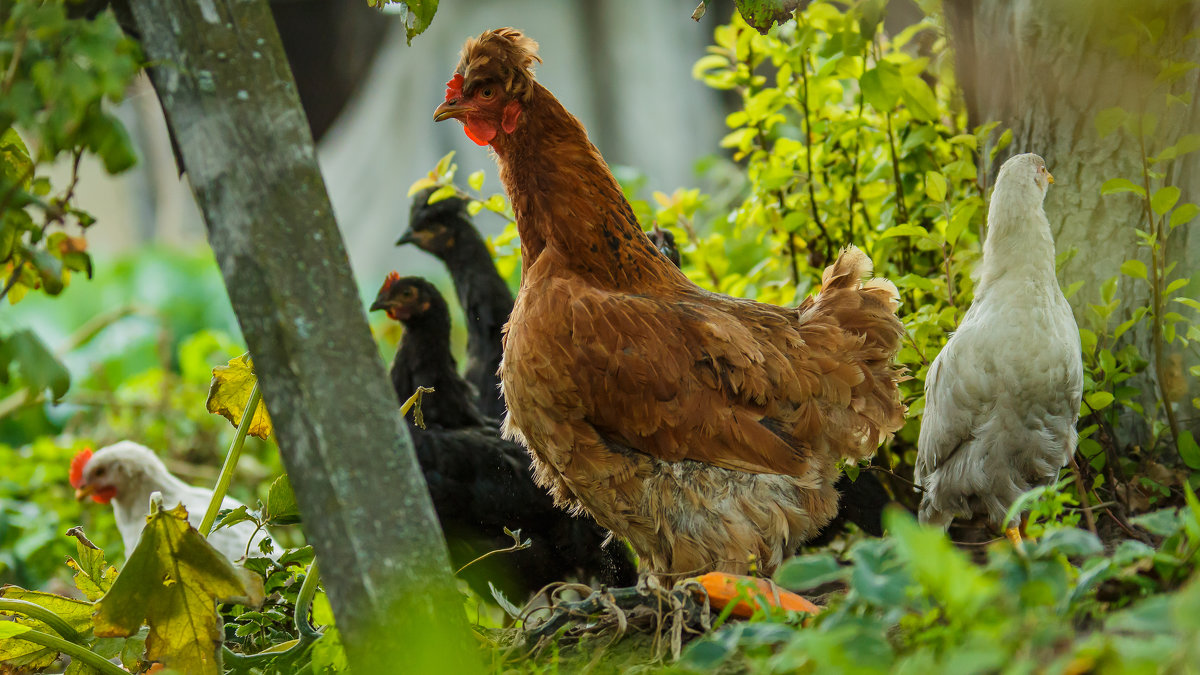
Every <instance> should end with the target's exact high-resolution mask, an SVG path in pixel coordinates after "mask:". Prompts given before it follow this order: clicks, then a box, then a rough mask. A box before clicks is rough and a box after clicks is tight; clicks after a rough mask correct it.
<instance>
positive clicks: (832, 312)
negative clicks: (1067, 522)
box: [458, 29, 904, 577]
mask: <svg viewBox="0 0 1200 675" xmlns="http://www.w3.org/2000/svg"><path fill="white" fill-rule="evenodd" d="M536 58H537V57H536V45H535V44H534V43H533V42H532V41H531V40H529V39H528V38H526V37H524V36H523V35H521V34H520V33H519V32H517V31H514V30H512V29H500V30H497V31H488V32H486V33H484V34H483V35H481V36H480V37H479V38H477V39H474V40H469V41H468V42H467V45H466V46H465V47H464V49H463V54H462V59H461V61H460V64H459V67H458V72H459V73H462V74H463V75H464V78H465V85H464V90H466V91H470V90H471V89H472V87H476V88H477V87H479V86H482V85H481V84H480V83H487V82H491V83H495V82H500V83H505V84H504V86H505V87H506V89H505V95H506V96H507V97H508V100H518V101H520V102H521V105H522V113H521V117H520V123H519V124H518V125H517V126H516V128H515V129H513V130H512V131H511V133H500V134H498V135H497V136H496V137H495V138H494V139H493V140H492V142H491V145H492V147H493V148H494V149H495V151H496V154H497V158H498V161H499V165H500V175H501V179H502V181H503V182H504V185H505V188H506V189H507V191H508V194H509V198H510V199H511V201H512V205H513V210H514V213H515V214H516V218H517V226H518V229H519V231H520V236H521V245H522V257H523V270H524V274H523V276H522V282H521V291H520V293H519V295H518V297H517V300H516V305H515V307H514V309H513V313H512V315H511V317H510V320H509V323H508V325H507V326H506V329H505V343H504V360H503V362H502V363H501V366H500V375H501V380H502V382H503V389H504V397H505V400H506V401H507V403H508V410H509V414H508V417H507V419H506V421H505V429H506V432H507V433H508V434H509V435H510V436H511V437H513V438H517V439H519V440H520V441H521V442H522V443H525V444H526V445H527V447H529V449H530V450H531V453H532V454H533V457H534V463H535V466H536V472H537V480H538V481H539V483H540V484H542V485H543V486H545V487H546V488H548V489H549V491H550V493H551V494H552V495H553V496H554V497H555V499H556V500H557V502H558V503H559V504H560V505H563V506H566V507H569V508H572V509H574V510H576V511H582V512H587V513H590V514H591V515H592V516H593V517H594V518H596V520H597V521H598V522H600V524H602V525H603V526H605V527H608V528H609V529H611V530H612V531H613V532H615V533H616V534H617V535H619V536H621V537H624V538H626V539H628V540H629V541H630V542H631V544H632V545H633V547H634V549H635V550H636V551H637V553H638V554H639V556H641V558H642V560H643V561H644V563H645V564H646V566H647V567H648V569H649V570H650V571H651V572H654V573H656V574H659V575H663V576H667V577H671V576H677V575H682V574H690V573H698V572H705V571H710V570H714V569H717V570H724V571H732V572H745V571H747V570H748V569H750V567H751V565H752V564H753V565H754V566H756V567H757V568H758V569H759V570H761V571H764V572H770V571H771V570H773V569H774V567H775V566H777V565H778V563H779V562H780V560H782V557H783V556H784V555H785V554H788V553H790V552H791V551H792V550H794V549H795V547H796V546H797V545H798V544H799V543H801V542H802V541H804V539H806V538H808V537H810V536H812V535H814V534H816V532H817V531H818V530H819V529H820V527H821V526H823V525H824V524H825V523H826V522H828V521H829V520H830V519H831V518H832V517H833V515H834V514H835V513H836V511H837V492H836V491H835V490H834V489H833V487H832V486H833V482H834V479H835V478H836V477H837V473H838V470H837V463H838V462H839V461H840V460H842V459H846V460H857V459H860V458H863V457H867V456H869V455H871V454H872V453H873V452H874V451H875V448H876V447H878V445H879V443H880V442H882V441H883V440H884V439H885V438H886V437H887V436H888V435H889V434H891V433H892V432H894V431H895V430H897V429H898V428H899V427H900V426H901V425H902V424H903V419H904V407H903V405H902V404H901V403H900V397H899V392H898V389H897V387H896V381H897V378H898V376H899V372H898V370H897V368H896V367H895V366H894V365H893V358H894V356H895V354H896V352H897V351H898V350H899V347H900V337H901V335H902V332H903V329H902V326H901V324H900V322H899V320H898V319H897V318H896V315H895V309H896V307H897V306H898V296H897V294H896V291H895V287H894V286H892V285H891V284H890V282H887V281H884V280H878V279H877V280H871V281H868V282H866V283H863V278H864V277H866V276H868V275H870V273H871V262H870V259H869V258H868V257H867V256H866V255H865V254H863V253H862V252H861V251H859V250H858V249H856V248H853V247H850V248H848V249H846V250H845V251H843V252H842V253H841V255H840V256H839V257H838V259H837V260H836V261H835V262H834V264H833V265H830V266H829V268H828V269H826V270H825V274H824V276H823V277H822V288H821V290H820V291H819V292H818V293H817V294H816V295H814V296H812V297H810V298H808V299H806V300H805V301H804V302H803V303H801V305H800V306H799V307H798V308H785V307H776V306H773V305H766V304H762V303H758V302H753V301H750V300H744V299H738V298H731V297H727V296H722V295H718V294H714V293H710V292H708V291H705V290H703V289H701V288H699V287H698V286H696V285H695V284H693V283H692V282H691V281H690V280H688V278H687V277H686V276H685V275H684V274H683V273H682V272H680V271H679V270H678V269H677V268H676V267H675V266H673V265H672V264H671V263H670V262H669V261H668V260H667V259H666V258H665V257H663V256H662V255H661V254H660V253H659V252H658V250H657V249H656V248H655V246H654V245H653V243H652V242H651V241H650V239H649V238H648V237H647V236H646V235H645V234H644V233H643V232H642V230H641V228H640V227H639V225H638V223H637V220H636V218H635V217H634V214H633V211H632V209H631V208H630V206H629V204H628V202H626V200H625V198H624V196H623V194H622V193H621V190H620V187H619V186H618V185H617V182H616V180H615V179H614V178H613V176H612V174H611V172H610V171H609V170H608V167H607V165H606V164H605V163H604V160H603V159H602V158H601V156H600V153H599V152H598V151H597V150H596V148H595V146H593V145H592V144H591V142H590V141H589V140H588V138H587V134H586V132H585V131H584V129H583V126H582V125H581V124H580V123H579V121H578V120H577V119H575V118H574V117H573V116H572V115H571V114H570V113H568V112H567V111H566V109H565V108H563V106H562V104H560V103H559V102H558V101H557V100H556V99H555V98H554V96H553V95H551V94H550V92H549V91H548V90H547V89H546V88H545V87H543V86H542V85H541V84H540V83H538V82H537V81H536V80H535V79H534V78H533V73H532V71H531V70H530V66H531V65H532V63H533V61H534V60H535V59H536ZM752 560H754V561H756V562H753V563H752V562H751V561H752Z"/></svg>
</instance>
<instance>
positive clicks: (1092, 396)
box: [1084, 391, 1113, 410]
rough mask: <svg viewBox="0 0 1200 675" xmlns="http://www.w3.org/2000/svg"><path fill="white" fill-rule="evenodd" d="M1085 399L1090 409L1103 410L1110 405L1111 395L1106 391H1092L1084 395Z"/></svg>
mask: <svg viewBox="0 0 1200 675" xmlns="http://www.w3.org/2000/svg"><path fill="white" fill-rule="evenodd" d="M1084 400H1086V401H1087V404H1088V408H1090V409H1092V410H1103V409H1105V408H1107V407H1108V406H1110V405H1112V402H1113V395H1112V394H1111V393H1109V392H1107V391H1093V392H1091V393H1089V394H1088V395H1087V396H1084Z"/></svg>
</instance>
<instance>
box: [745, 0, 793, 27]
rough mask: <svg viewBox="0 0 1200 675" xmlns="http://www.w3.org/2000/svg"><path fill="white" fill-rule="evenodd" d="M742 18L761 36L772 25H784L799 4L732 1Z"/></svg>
mask: <svg viewBox="0 0 1200 675" xmlns="http://www.w3.org/2000/svg"><path fill="white" fill-rule="evenodd" d="M734 4H736V5H737V8H738V12H741V14H742V18H743V19H745V20H746V23H748V24H750V25H751V26H753V27H754V29H755V30H757V31H758V32H759V33H762V34H763V35H766V34H767V31H768V30H770V29H771V26H772V24H774V23H776V22H779V23H786V22H787V20H788V19H791V18H792V11H793V10H795V9H796V6H797V5H798V4H799V3H798V2H796V0H734Z"/></svg>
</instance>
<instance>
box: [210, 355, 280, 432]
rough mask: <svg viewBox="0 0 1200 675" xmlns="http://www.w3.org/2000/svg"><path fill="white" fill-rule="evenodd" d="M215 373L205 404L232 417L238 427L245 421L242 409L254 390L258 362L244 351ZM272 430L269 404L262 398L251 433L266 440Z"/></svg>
mask: <svg viewBox="0 0 1200 675" xmlns="http://www.w3.org/2000/svg"><path fill="white" fill-rule="evenodd" d="M212 374H213V376H212V382H210V383H209V384H208V400H207V401H205V402H204V407H205V408H208V412H210V413H213V414H214V415H220V416H222V417H224V418H225V419H227V420H229V422H230V424H232V425H233V426H235V427H236V426H237V425H238V424H241V421H242V412H243V411H245V409H246V401H247V400H249V398H250V390H251V389H253V388H254V383H255V382H256V381H257V379H256V378H255V376H254V362H253V361H251V360H250V354H249V353H246V354H242V355H241V356H239V357H237V358H235V359H233V360H231V361H230V362H229V364H228V365H225V366H217V367H216V368H213V371H212ZM272 431H273V428H272V427H271V418H270V416H269V415H267V406H266V405H265V404H264V403H263V402H261V401H260V402H259V404H258V409H257V410H255V411H254V419H252V420H251V421H250V429H249V431H247V433H249V434H250V435H251V436H258V437H259V438H264V439H265V438H267V437H269V436H270V435H271V433H272Z"/></svg>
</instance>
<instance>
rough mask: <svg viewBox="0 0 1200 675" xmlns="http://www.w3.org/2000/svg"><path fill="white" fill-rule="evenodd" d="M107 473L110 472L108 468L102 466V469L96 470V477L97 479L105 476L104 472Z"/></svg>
mask: <svg viewBox="0 0 1200 675" xmlns="http://www.w3.org/2000/svg"><path fill="white" fill-rule="evenodd" d="M106 471H108V468H107V467H103V466H102V467H100V468H98V469H96V476H97V477H100V476H103V475H104V472H106Z"/></svg>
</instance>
